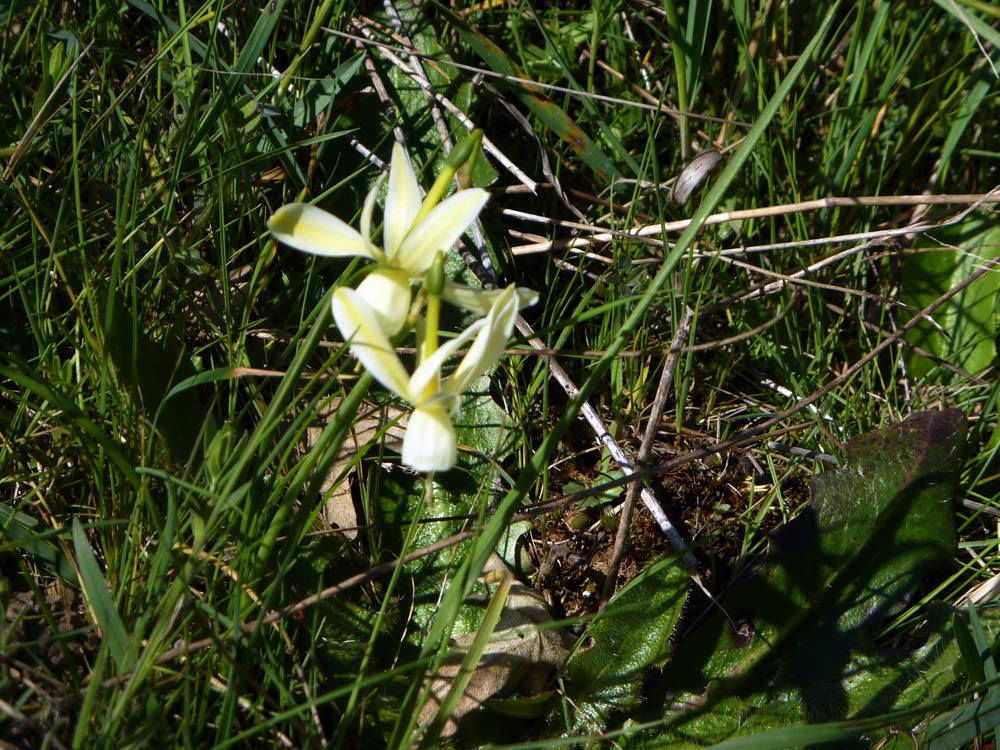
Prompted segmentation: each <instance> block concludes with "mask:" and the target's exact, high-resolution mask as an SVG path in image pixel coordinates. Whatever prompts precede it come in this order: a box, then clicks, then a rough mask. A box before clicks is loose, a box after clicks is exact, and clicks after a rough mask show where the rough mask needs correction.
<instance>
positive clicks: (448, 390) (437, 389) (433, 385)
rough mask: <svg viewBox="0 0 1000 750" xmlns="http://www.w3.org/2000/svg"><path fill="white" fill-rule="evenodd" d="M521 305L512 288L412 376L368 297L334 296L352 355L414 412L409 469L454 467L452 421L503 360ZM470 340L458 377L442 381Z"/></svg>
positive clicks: (344, 292) (407, 440) (344, 291)
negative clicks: (474, 388) (463, 401)
mask: <svg viewBox="0 0 1000 750" xmlns="http://www.w3.org/2000/svg"><path fill="white" fill-rule="evenodd" d="M518 302H519V300H518V290H516V289H515V288H514V287H513V286H509V287H507V288H506V289H503V290H501V291H499V292H498V293H497V294H496V295H495V297H494V299H493V304H492V306H491V307H490V309H489V312H488V313H487V314H486V317H485V318H482V319H480V320H477V321H476V322H475V323H473V324H472V325H471V326H469V328H467V329H466V330H465V331H463V332H462V333H461V334H459V335H458V336H456V337H455V338H453V339H451V340H450V341H448V342H446V343H445V344H443V345H442V346H441V347H440V348H438V349H437V350H436V351H435V352H434V353H433V354H432V355H431V356H429V357H428V358H427V359H426V360H425V361H423V362H421V363H420V365H419V366H418V367H417V369H416V370H415V371H414V373H413V375H412V376H411V375H410V374H409V373H408V372H407V371H406V368H405V367H404V366H403V363H402V362H401V361H400V359H399V357H398V356H397V355H396V351H395V349H393V347H392V344H391V343H390V342H389V338H388V336H387V335H386V332H385V331H384V329H383V328H382V326H381V323H380V322H379V319H378V316H377V314H376V312H375V311H374V310H373V309H372V307H371V306H370V305H369V304H368V301H367V300H366V299H365V298H364V296H362V295H361V294H360V293H359V292H357V291H355V290H353V289H348V288H345V287H341V288H339V289H337V290H336V291H335V292H334V293H333V317H334V320H335V321H336V322H337V327H338V328H339V329H340V332H341V334H343V336H344V338H345V340H347V341H348V342H349V343H350V347H351V352H353V354H354V356H355V357H357V358H358V360H359V361H360V362H361V364H362V365H364V366H365V368H366V369H367V370H368V371H369V372H370V373H371V374H372V375H373V376H374V377H375V379H376V380H378V381H379V382H380V383H381V384H382V385H384V386H385V387H386V388H388V389H389V390H390V391H392V392H393V393H395V394H396V395H397V396H399V397H400V398H402V399H404V400H406V401H408V402H409V403H410V404H412V405H413V407H414V408H413V413H412V414H411V415H410V421H409V424H408V425H407V428H406V435H405V437H404V438H403V463H404V464H405V465H407V466H410V467H412V468H414V469H416V470H418V471H445V470H447V469H450V468H451V467H452V466H454V465H455V460H456V457H457V438H456V436H455V426H454V424H453V423H452V419H451V415H452V413H453V412H455V411H456V410H457V409H458V407H459V406H460V404H461V396H462V394H463V393H465V391H467V390H468V389H469V387H470V386H471V385H472V384H473V382H475V380H476V379H477V378H478V377H479V376H480V375H482V374H483V373H485V372H486V371H487V370H489V369H490V367H492V366H493V364H494V363H495V362H496V361H497V359H499V358H500V355H501V354H503V351H504V348H505V347H506V346H507V340H508V339H509V338H510V334H511V332H512V331H513V329H514V321H515V320H516V318H517V310H518ZM473 337H475V338H474V339H473ZM470 339H473V340H472V344H471V346H470V347H469V351H468V352H466V354H465V356H464V357H463V358H462V361H461V362H460V363H459V364H458V366H457V367H456V368H455V370H454V372H452V373H451V374H450V375H448V376H447V377H444V376H442V374H441V369H442V367H443V366H444V364H445V362H446V361H447V360H448V359H449V358H450V357H451V356H452V355H453V354H455V352H457V351H458V350H459V349H460V348H461V347H462V346H464V345H465V344H466V343H467V342H468V341H469V340H470Z"/></svg>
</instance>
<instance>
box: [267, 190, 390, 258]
mask: <svg viewBox="0 0 1000 750" xmlns="http://www.w3.org/2000/svg"><path fill="white" fill-rule="evenodd" d="M267 227H268V229H270V230H271V234H272V235H274V236H275V237H276V238H277V239H278V240H280V241H281V242H284V243H285V244H286V245H289V246H290V247H294V248H295V249H296V250H301V251H302V252H304V253H312V254H313V255H329V256H351V255H360V256H362V257H365V258H372V259H374V260H377V259H378V258H377V251H376V250H375V249H374V248H373V247H372V244H371V243H370V242H368V240H367V239H366V238H365V237H363V236H362V235H361V234H360V233H359V232H358V231H357V230H356V229H352V228H351V227H350V226H349V225H347V224H345V223H344V222H343V221H341V220H340V219H338V218H337V217H336V216H334V215H333V214H331V213H327V212H326V211H324V210H323V209H322V208H316V206H310V205H309V204H307V203H289V204H288V205H287V206H282V207H281V208H279V209H278V210H277V211H275V212H274V216H272V217H271V218H270V219H269V220H268V222H267Z"/></svg>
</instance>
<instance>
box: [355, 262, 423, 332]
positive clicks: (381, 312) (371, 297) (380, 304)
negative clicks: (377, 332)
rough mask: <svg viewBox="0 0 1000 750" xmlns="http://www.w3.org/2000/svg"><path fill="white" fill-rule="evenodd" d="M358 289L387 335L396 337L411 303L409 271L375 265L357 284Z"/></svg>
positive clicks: (404, 321)
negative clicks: (376, 266)
mask: <svg viewBox="0 0 1000 750" xmlns="http://www.w3.org/2000/svg"><path fill="white" fill-rule="evenodd" d="M357 291H358V294H360V295H361V296H362V297H364V298H365V302H367V303H368V306H369V307H370V308H371V309H372V312H374V313H375V317H377V318H378V322H379V325H380V326H381V328H382V330H383V331H385V334H386V336H395V335H396V334H397V333H399V332H400V331H401V330H402V329H403V324H404V323H406V316H407V315H409V313H410V302H412V295H411V294H410V277H409V276H408V275H407V273H406V271H400V270H399V269H396V268H386V267H380V268H376V269H375V270H374V271H372V272H371V273H370V274H368V275H367V276H366V277H365V279H364V281H362V282H361V283H360V284H359V285H358V289H357Z"/></svg>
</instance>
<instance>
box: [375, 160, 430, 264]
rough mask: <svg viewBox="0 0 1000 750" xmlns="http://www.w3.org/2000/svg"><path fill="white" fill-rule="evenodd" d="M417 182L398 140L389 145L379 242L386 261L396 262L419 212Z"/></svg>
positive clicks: (418, 188) (419, 201) (418, 185)
mask: <svg viewBox="0 0 1000 750" xmlns="http://www.w3.org/2000/svg"><path fill="white" fill-rule="evenodd" d="M422 200H423V199H422V198H421V196H420V183H419V182H417V175H416V174H414V172H413V165H412V164H410V157H409V156H407V155H406V151H404V150H403V147H402V146H400V145H399V144H398V143H395V144H393V147H392V165H391V166H390V167H389V191H388V193H386V196H385V226H384V228H383V230H382V243H383V244H384V245H385V257H386V259H387V260H388V262H389V263H395V262H396V256H397V254H398V253H399V248H400V246H401V245H402V244H403V240H404V239H405V238H406V235H407V233H408V232H409V231H410V229H411V228H412V227H413V220H414V219H415V218H416V217H417V212H419V211H420V203H421V201H422Z"/></svg>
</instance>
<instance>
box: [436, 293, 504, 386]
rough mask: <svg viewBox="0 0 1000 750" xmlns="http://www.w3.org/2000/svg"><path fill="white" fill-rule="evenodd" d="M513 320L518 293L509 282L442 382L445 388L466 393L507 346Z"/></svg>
mask: <svg viewBox="0 0 1000 750" xmlns="http://www.w3.org/2000/svg"><path fill="white" fill-rule="evenodd" d="M516 319H517V294H516V293H515V287H514V285H513V284H511V285H510V286H509V287H507V288H506V289H504V290H503V292H502V293H501V294H500V296H499V297H497V299H496V300H495V301H494V302H493V307H491V308H490V312H489V314H488V315H487V316H486V317H485V318H483V327H482V328H481V329H480V330H479V334H478V335H477V336H476V340H475V341H473V342H472V346H471V347H469V351H468V352H466V354H465V357H463V358H462V361H461V362H459V364H458V367H456V368H455V372H453V373H452V375H451V377H450V378H449V379H448V382H447V383H445V386H444V390H446V391H447V392H448V393H454V394H456V395H458V394H461V393H465V391H467V390H468V389H469V386H471V385H472V382H473V381H474V380H475V379H476V378H478V377H479V376H480V375H482V374H483V373H484V372H486V371H487V370H488V369H490V368H491V367H492V366H493V363H494V362H496V361H497V360H498V359H499V358H500V355H501V354H503V350H504V349H505V348H506V347H507V340H508V339H509V338H510V334H511V331H513V330H514V321H515V320H516Z"/></svg>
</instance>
